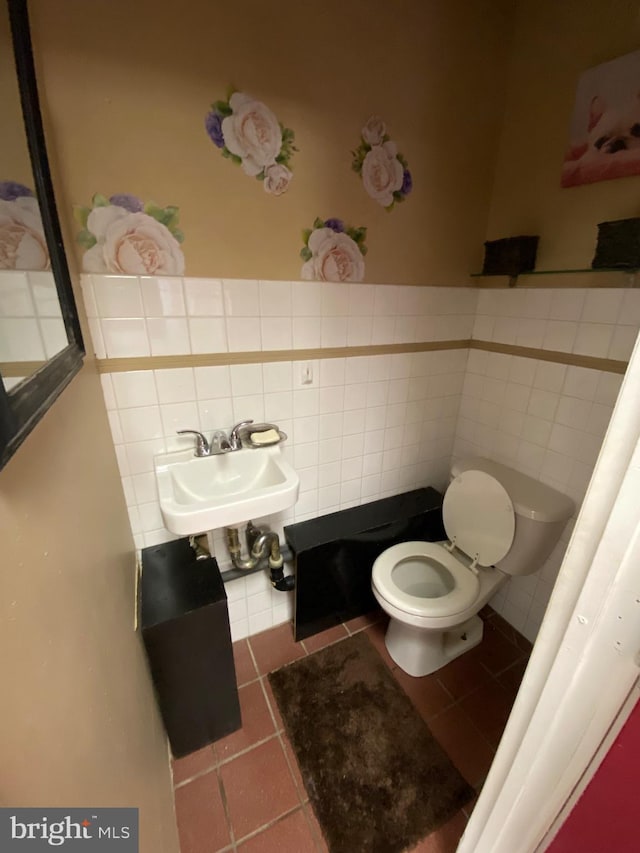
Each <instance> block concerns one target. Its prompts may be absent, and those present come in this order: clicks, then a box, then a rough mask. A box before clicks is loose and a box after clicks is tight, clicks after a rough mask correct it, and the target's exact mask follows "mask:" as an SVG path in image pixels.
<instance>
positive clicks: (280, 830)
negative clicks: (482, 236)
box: [173, 608, 531, 853]
mask: <svg viewBox="0 0 640 853" xmlns="http://www.w3.org/2000/svg"><path fill="white" fill-rule="evenodd" d="M481 615H482V616H483V618H484V621H485V628H484V637H483V640H482V643H481V644H480V645H479V646H477V647H476V648H475V649H473V650H472V651H470V652H468V653H467V654H466V655H464V656H462V657H460V658H458V659H457V660H454V661H452V663H450V664H448V665H447V666H446V667H444V668H443V669H441V670H439V671H438V672H436V673H433V674H432V675H428V676H426V677H424V678H411V677H410V676H408V675H406V674H405V673H404V672H402V670H400V669H399V668H398V667H397V666H396V665H395V663H394V662H393V661H392V660H391V658H390V657H389V655H388V653H387V650H386V648H385V646H384V633H385V630H386V617H385V615H384V614H381V613H375V614H371V615H370V616H365V617H360V618H358V619H354V620H352V621H351V622H347V623H345V624H344V625H339V626H337V627H335V628H331V629H330V630H328V631H325V632H324V633H322V634H318V635H316V636H314V637H311V638H310V639H308V640H304V641H303V642H300V643H295V642H294V641H293V637H292V631H291V625H289V624H285V625H279V626H278V627H276V628H272V629H270V630H269V631H264V632H263V633H262V634H258V635H256V636H253V637H250V638H249V639H247V640H240V641H239V642H237V643H234V647H233V650H234V657H235V663H236V674H237V678H238V686H239V693H240V707H241V711H242V721H243V726H242V728H241V729H240V730H239V731H237V732H234V733H233V734H231V735H229V736H228V737H226V738H224V739H222V740H219V741H217V742H216V743H215V744H213V745H212V746H209V747H206V748H204V749H201V750H199V751H198V752H195V753H193V754H191V755H189V756H187V757H186V758H182V759H179V760H176V761H174V763H173V781H174V787H175V803H176V813H177V819H178V831H179V834H180V847H181V853H216V852H217V851H236V850H237V851H241V853H271V851H278V853H314V851H327V849H328V848H327V846H326V844H325V842H324V839H323V837H322V833H321V831H320V827H319V825H318V822H317V821H316V819H315V816H314V814H313V811H312V809H311V806H310V804H309V800H308V797H307V794H306V791H305V789H304V786H303V784H302V779H301V777H300V773H299V771H298V767H297V765H296V759H295V756H294V753H293V751H292V749H291V746H290V744H289V742H288V740H287V736H286V734H285V733H284V731H283V726H282V719H281V717H280V714H279V713H278V709H277V706H276V704H275V701H274V699H273V695H272V693H271V689H270V687H269V682H268V680H267V678H266V675H267V673H269V672H271V671H272V670H274V669H278V668H279V667H281V666H283V665H284V664H286V663H290V662H291V661H294V660H296V659H297V658H301V657H304V656H305V655H308V654H313V652H316V651H318V649H321V648H323V647H324V646H327V645H329V644H330V643H334V642H336V641H339V640H341V639H344V638H345V637H347V636H348V635H349V634H353V633H356V632H357V631H366V632H367V633H368V635H369V638H370V639H371V641H372V642H373V644H374V645H375V647H376V648H377V649H378V651H379V653H380V655H381V656H382V658H383V660H384V661H385V662H386V663H387V665H388V666H389V668H390V669H391V671H392V673H393V675H394V676H395V678H396V679H397V680H398V682H399V683H400V685H401V686H402V687H403V689H404V690H405V692H406V693H407V695H408V696H409V698H410V699H411V700H412V702H413V704H414V706H415V707H416V709H417V710H418V712H419V713H420V714H421V715H422V717H423V718H424V720H425V721H426V722H427V723H428V725H429V728H430V729H431V732H432V733H433V735H434V736H435V737H436V738H437V740H438V741H439V742H440V744H441V746H442V747H443V748H444V750H445V751H446V752H447V754H448V755H449V757H450V759H451V760H452V762H453V763H454V764H455V765H456V766H457V768H458V769H459V770H460V772H461V773H462V775H463V776H464V777H465V778H466V779H467V781H468V782H469V783H470V784H471V785H472V786H473V787H474V788H475V789H476V790H479V789H480V787H481V785H482V783H483V781H484V778H485V776H486V774H487V772H488V770H489V766H490V765H491V762H492V760H493V755H494V752H495V749H496V747H497V745H498V741H499V740H500V737H501V734H502V730H503V728H504V726H505V723H506V721H507V717H508V716H509V712H510V709H511V705H512V703H513V700H514V699H515V695H516V693H517V691H518V686H519V684H520V681H521V679H522V675H523V673H524V670H525V666H526V664H527V660H528V657H529V653H530V651H531V644H530V643H528V642H527V641H526V640H525V639H524V638H523V637H521V636H520V635H519V634H517V632H516V631H514V629H513V628H511V626H510V625H508V624H507V623H506V622H505V621H504V620H503V619H501V617H500V616H498V615H497V614H496V613H494V612H493V611H492V610H491V609H490V608H485V611H483V613H482V614H481ZM472 807H473V803H471V804H470V805H469V806H467V807H465V808H464V809H462V810H461V811H460V812H459V813H458V814H457V815H456V816H455V817H454V818H453V819H452V820H450V821H449V822H448V823H447V824H446V825H444V826H442V827H440V828H439V829H437V830H435V831H434V832H432V833H431V834H430V835H429V836H428V837H427V838H425V839H423V840H422V841H421V842H419V844H418V845H417V847H414V848H413V853H449V852H450V851H454V850H455V849H456V847H457V844H458V840H459V838H460V836H461V835H462V832H463V831H464V828H465V825H466V822H467V820H468V818H469V814H470V811H471V808H472ZM354 853H357V851H354Z"/></svg>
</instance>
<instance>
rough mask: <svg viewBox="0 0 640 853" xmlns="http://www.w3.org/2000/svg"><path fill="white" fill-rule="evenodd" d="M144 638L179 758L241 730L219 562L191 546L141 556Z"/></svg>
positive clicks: (171, 545)
mask: <svg viewBox="0 0 640 853" xmlns="http://www.w3.org/2000/svg"><path fill="white" fill-rule="evenodd" d="M140 599H141V626H142V638H143V641H144V645H145V648H146V652H147V657H148V659H149V664H150V667H151V675H152V677H153V682H154V685H155V689H156V695H157V697H158V703H159V705H160V711H161V713H162V718H163V720H164V725H165V728H166V730H167V734H168V736H169V741H170V743H171V750H172V752H173V755H174V756H175V757H176V758H179V757H181V756H183V755H187V754H188V753H190V752H193V751H194V750H196V749H200V748H201V747H203V746H206V745H207V744H210V743H212V742H213V741H215V740H218V739H219V738H221V737H224V736H225V735H228V734H230V733H231V732H233V731H235V730H236V729H238V728H240V725H241V721H240V705H239V702H238V689H237V684H236V673H235V666H234V663H233V651H232V646H231V634H230V631H229V616H228V612H227V596H226V593H225V589H224V583H223V582H222V578H221V576H220V570H219V569H218V563H217V561H216V560H215V559H214V558H213V557H211V558H209V559H206V560H196V559H195V554H194V552H193V550H192V549H191V547H190V546H189V543H188V541H187V540H186V539H179V540H177V541H175V542H167V543H165V544H163V545H157V546H154V547H152V548H144V549H143V551H142V580H141V586H140Z"/></svg>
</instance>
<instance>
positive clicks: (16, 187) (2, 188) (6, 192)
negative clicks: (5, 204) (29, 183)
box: [0, 181, 34, 201]
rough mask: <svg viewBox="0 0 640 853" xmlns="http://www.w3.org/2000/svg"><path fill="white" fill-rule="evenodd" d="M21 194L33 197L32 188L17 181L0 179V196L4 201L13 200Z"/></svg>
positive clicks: (21, 195) (20, 196)
mask: <svg viewBox="0 0 640 853" xmlns="http://www.w3.org/2000/svg"><path fill="white" fill-rule="evenodd" d="M23 196H28V197H29V198H34V193H33V190H30V189H29V187H25V185H24V184H19V183H18V182H17V181H0V198H1V199H3V200H4V201H15V200H16V199H17V198H22V197H23Z"/></svg>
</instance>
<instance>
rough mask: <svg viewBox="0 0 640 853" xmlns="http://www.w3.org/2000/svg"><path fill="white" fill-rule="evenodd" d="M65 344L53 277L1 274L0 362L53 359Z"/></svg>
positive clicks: (9, 271) (16, 273) (48, 275)
mask: <svg viewBox="0 0 640 853" xmlns="http://www.w3.org/2000/svg"><path fill="white" fill-rule="evenodd" d="M67 343H68V339H67V332H66V328H65V325H64V322H63V320H62V315H61V311H60V303H59V302H58V294H57V290H56V286H55V282H54V279H53V275H52V273H48V272H18V271H14V270H0V361H40V360H44V359H48V358H52V357H53V356H54V355H56V353H58V352H60V350H63V349H64V348H65V347H66V346H67Z"/></svg>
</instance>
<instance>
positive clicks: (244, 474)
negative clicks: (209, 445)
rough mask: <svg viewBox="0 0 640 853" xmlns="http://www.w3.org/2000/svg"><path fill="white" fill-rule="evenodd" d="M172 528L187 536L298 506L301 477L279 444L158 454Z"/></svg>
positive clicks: (162, 499) (161, 486)
mask: <svg viewBox="0 0 640 853" xmlns="http://www.w3.org/2000/svg"><path fill="white" fill-rule="evenodd" d="M154 465H155V472H156V480H157V483H158V492H159V496H160V509H161V511H162V517H163V519H164V523H165V525H166V527H167V528H168V529H169V530H170V531H171V532H172V533H177V534H179V535H181V536H186V535H191V534H195V533H203V532H204V531H206V530H214V529H216V528H218V527H227V526H229V525H235V524H241V523H243V522H245V521H248V520H249V519H251V518H257V517H260V516H263V515H270V514H271V513H274V512H279V511H280V510H282V509H287V507H290V506H293V504H294V503H295V502H296V500H297V498H298V489H299V486H300V480H299V478H298V475H297V474H296V472H295V471H294V470H293V468H292V467H291V466H290V465H289V463H288V462H286V461H285V459H284V457H283V456H282V452H281V450H280V447H279V446H278V445H275V446H273V447H264V448H260V449H253V448H244V449H242V450H233V451H230V452H229V453H222V454H217V455H213V456H203V457H196V456H194V454H193V450H192V449H188V450H178V451H175V452H173V453H160V454H158V455H157V456H155V457H154Z"/></svg>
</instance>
